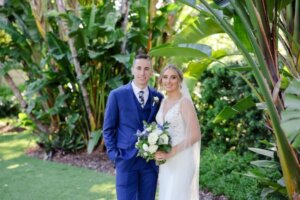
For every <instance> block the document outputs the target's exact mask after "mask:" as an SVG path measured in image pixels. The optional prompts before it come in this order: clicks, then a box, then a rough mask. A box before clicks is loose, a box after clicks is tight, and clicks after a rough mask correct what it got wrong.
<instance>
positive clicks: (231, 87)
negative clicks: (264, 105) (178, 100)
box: [195, 66, 271, 153]
mask: <svg viewBox="0 0 300 200" xmlns="http://www.w3.org/2000/svg"><path fill="white" fill-rule="evenodd" d="M247 76H251V74H247ZM200 82H201V87H200V90H201V96H200V98H199V99H197V98H196V99H195V100H196V101H198V102H197V104H198V110H199V112H200V115H199V116H200V121H201V131H202V135H203V136H202V141H203V144H204V145H205V146H208V145H219V150H220V151H222V152H226V151H228V150H236V151H237V152H238V153H243V152H245V151H247V148H249V147H255V146H258V145H259V140H263V139H269V138H271V133H270V132H269V131H268V130H267V128H266V127H265V122H264V119H263V113H262V111H260V110H258V109H257V108H256V107H252V108H251V109H248V110H247V111H245V112H243V113H239V114H238V115H236V116H235V117H233V118H231V119H228V120H223V121H221V122H220V123H219V122H214V119H215V117H216V116H217V115H218V113H220V112H221V110H222V109H223V108H224V107H225V106H233V105H234V104H235V103H236V102H237V101H239V100H240V99H242V98H244V97H246V96H252V97H253V100H254V101H257V100H256V98H255V96H254V95H253V93H251V90H250V87H249V86H248V85H247V84H246V83H245V81H244V80H243V79H242V78H241V77H239V76H237V75H236V74H234V72H232V71H230V70H228V69H226V68H224V67H218V66H215V67H212V68H210V69H208V70H207V71H205V72H204V73H203V75H202V76H201V78H200Z"/></svg>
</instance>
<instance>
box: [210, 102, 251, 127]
mask: <svg viewBox="0 0 300 200" xmlns="http://www.w3.org/2000/svg"><path fill="white" fill-rule="evenodd" d="M253 106H255V103H254V102H253V100H252V97H251V96H247V97H246V98H244V99H242V100H240V101H239V102H237V103H236V104H235V105H234V106H232V107H230V106H226V107H225V108H224V109H223V110H222V111H221V112H220V113H219V114H218V115H217V116H216V117H215V119H214V121H213V122H214V123H217V122H220V121H222V120H227V119H230V118H232V117H234V116H235V115H236V114H238V113H241V112H243V111H245V110H247V109H249V108H251V107H253Z"/></svg>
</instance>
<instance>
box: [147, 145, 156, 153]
mask: <svg viewBox="0 0 300 200" xmlns="http://www.w3.org/2000/svg"><path fill="white" fill-rule="evenodd" d="M157 149H158V146H157V145H150V146H149V149H148V151H149V153H155V152H156V151H157Z"/></svg>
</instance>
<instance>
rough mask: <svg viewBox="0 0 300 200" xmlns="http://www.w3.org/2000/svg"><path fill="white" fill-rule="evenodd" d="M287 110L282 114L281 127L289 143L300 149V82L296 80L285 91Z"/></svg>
mask: <svg viewBox="0 0 300 200" xmlns="http://www.w3.org/2000/svg"><path fill="white" fill-rule="evenodd" d="M285 106H286V110H284V111H283V112H282V116H281V117H282V118H281V126H282V128H283V130H284V132H285V133H286V136H287V138H288V140H289V142H291V143H292V145H293V146H294V147H295V148H298V147H300V114H299V113H300V80H297V79H294V80H293V81H292V82H291V83H290V85H289V87H288V88H287V89H286V91H285Z"/></svg>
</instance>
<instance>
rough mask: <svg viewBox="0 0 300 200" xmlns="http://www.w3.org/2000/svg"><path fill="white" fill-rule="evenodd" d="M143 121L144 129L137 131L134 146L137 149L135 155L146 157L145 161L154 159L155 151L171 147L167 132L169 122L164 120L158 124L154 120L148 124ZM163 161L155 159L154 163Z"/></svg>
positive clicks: (167, 150) (168, 150)
mask: <svg viewBox="0 0 300 200" xmlns="http://www.w3.org/2000/svg"><path fill="white" fill-rule="evenodd" d="M143 123H144V130H143V131H142V132H141V131H140V130H138V131H137V136H138V141H137V142H136V144H135V146H136V148H137V149H138V154H137V156H141V157H142V158H144V159H146V161H147V162H149V161H150V160H154V159H155V157H154V156H155V152H157V151H163V152H170V151H171V149H172V145H171V144H172V143H171V137H170V134H169V132H168V128H169V123H168V122H165V123H164V124H162V125H160V124H157V123H156V122H152V123H150V124H148V123H146V122H145V121H144V122H143ZM163 163H165V160H163V161H156V164H157V165H159V164H163Z"/></svg>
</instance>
